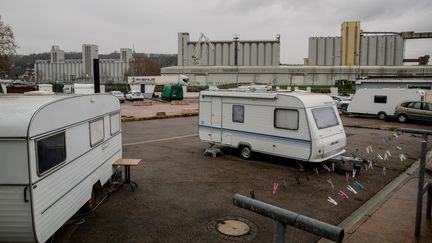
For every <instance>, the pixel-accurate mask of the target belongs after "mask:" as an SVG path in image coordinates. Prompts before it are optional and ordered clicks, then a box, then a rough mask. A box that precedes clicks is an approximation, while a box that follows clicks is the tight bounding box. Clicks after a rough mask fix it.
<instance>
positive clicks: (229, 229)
mask: <svg viewBox="0 0 432 243" xmlns="http://www.w3.org/2000/svg"><path fill="white" fill-rule="evenodd" d="M216 229H217V231H219V232H220V233H222V234H224V235H228V236H242V235H246V234H248V233H249V232H250V227H249V225H248V224H246V223H245V222H242V221H239V220H235V219H228V220H223V221H220V222H219V223H218V224H217V225H216Z"/></svg>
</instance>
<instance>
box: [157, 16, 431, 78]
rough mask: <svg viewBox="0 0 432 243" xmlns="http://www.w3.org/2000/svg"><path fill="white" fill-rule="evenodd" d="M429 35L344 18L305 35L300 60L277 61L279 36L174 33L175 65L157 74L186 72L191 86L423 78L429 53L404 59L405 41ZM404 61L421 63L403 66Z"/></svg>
mask: <svg viewBox="0 0 432 243" xmlns="http://www.w3.org/2000/svg"><path fill="white" fill-rule="evenodd" d="M417 38H432V33H430V32H427V33H415V32H400V33H398V32H365V31H363V30H362V29H361V26H360V22H359V21H349V22H344V23H342V25H341V36H335V37H311V38H309V47H308V58H305V65H281V64H280V63H279V62H280V37H279V35H277V37H276V39H275V40H264V41H263V40H256V41H253V40H249V41H243V40H240V38H239V36H234V38H233V40H232V41H215V40H209V39H208V38H207V37H206V36H205V35H203V34H201V36H200V38H199V39H198V41H191V40H190V38H189V34H188V33H179V34H178V65H177V66H173V67H165V68H162V69H161V73H162V75H180V74H184V75H187V76H188V77H189V79H190V83H191V85H219V84H228V83H253V82H254V83H265V84H273V85H334V84H335V82H336V81H337V80H350V81H354V80H356V79H360V78H367V77H386V78H409V77H416V79H417V80H418V79H422V78H423V79H427V78H428V77H431V76H432V66H430V65H426V64H427V61H428V58H429V56H424V57H421V58H418V59H404V51H405V50H404V48H405V40H407V39H417ZM407 60H414V61H416V60H418V63H419V64H421V65H418V66H404V65H403V64H404V62H405V61H407Z"/></svg>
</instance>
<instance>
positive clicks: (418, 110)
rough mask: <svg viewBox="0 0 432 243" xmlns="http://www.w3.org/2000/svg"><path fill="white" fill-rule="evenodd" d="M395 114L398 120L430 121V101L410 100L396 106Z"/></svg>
mask: <svg viewBox="0 0 432 243" xmlns="http://www.w3.org/2000/svg"><path fill="white" fill-rule="evenodd" d="M395 116H396V117H397V119H398V121H399V122H406V121H407V120H418V121H428V122H432V103H430V102H420V101H410V102H403V103H401V104H399V105H398V106H396V109H395Z"/></svg>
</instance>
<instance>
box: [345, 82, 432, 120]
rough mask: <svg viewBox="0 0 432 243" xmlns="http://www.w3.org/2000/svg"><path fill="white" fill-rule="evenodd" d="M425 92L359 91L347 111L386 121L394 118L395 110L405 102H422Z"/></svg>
mask: <svg viewBox="0 0 432 243" xmlns="http://www.w3.org/2000/svg"><path fill="white" fill-rule="evenodd" d="M424 97H425V91H424V90H420V89H399V88H381V89H368V88H364V89H359V90H357V91H356V93H355V94H354V96H353V98H352V100H351V103H350V104H349V105H348V109H347V111H348V112H349V113H354V114H365V115H376V116H377V117H378V118H379V119H381V120H384V119H385V118H386V117H391V116H394V112H395V108H396V106H397V105H398V104H400V103H402V102H405V101H421V100H423V99H424Z"/></svg>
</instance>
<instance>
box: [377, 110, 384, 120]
mask: <svg viewBox="0 0 432 243" xmlns="http://www.w3.org/2000/svg"><path fill="white" fill-rule="evenodd" d="M378 118H379V119H380V120H384V119H386V113H384V112H382V111H381V112H380V113H378Z"/></svg>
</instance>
